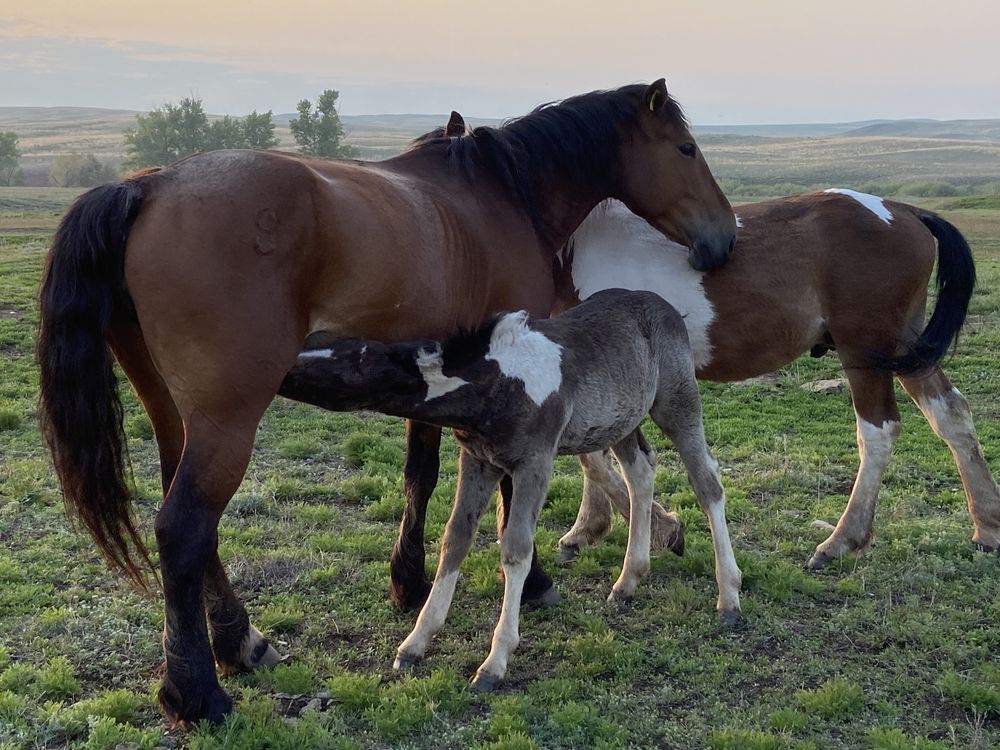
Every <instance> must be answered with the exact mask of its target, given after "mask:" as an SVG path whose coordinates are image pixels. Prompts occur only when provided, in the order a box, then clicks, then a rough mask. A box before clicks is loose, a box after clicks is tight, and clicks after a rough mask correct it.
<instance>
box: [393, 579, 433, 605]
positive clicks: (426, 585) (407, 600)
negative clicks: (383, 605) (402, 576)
mask: <svg viewBox="0 0 1000 750" xmlns="http://www.w3.org/2000/svg"><path fill="white" fill-rule="evenodd" d="M430 594H431V584H430V581H428V580H427V579H426V578H423V579H422V580H418V581H415V582H410V583H408V584H403V583H400V582H397V581H393V582H392V583H391V584H390V585H389V601H391V602H392V603H393V604H395V605H396V607H398V608H399V609H401V610H403V611H404V612H414V611H417V610H419V609H420V608H421V607H423V606H424V602H426V601H427V597H428V596H430Z"/></svg>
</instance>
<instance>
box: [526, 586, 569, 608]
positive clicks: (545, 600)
mask: <svg viewBox="0 0 1000 750" xmlns="http://www.w3.org/2000/svg"><path fill="white" fill-rule="evenodd" d="M561 601H562V596H560V595H559V592H558V591H556V587H555V586H549V587H548V588H547V589H546V590H545V592H544V593H543V594H542V595H541V596H536V597H535V598H533V599H525V600H524V601H523V602H521V604H522V605H524V606H525V607H526V608H527V609H549V608H550V607H555V606H556V605H557V604H559V602H561Z"/></svg>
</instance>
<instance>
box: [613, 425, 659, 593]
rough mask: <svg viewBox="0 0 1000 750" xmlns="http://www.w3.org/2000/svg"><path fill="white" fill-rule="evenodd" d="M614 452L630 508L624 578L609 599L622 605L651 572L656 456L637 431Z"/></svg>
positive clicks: (623, 566) (616, 585) (623, 570)
mask: <svg viewBox="0 0 1000 750" xmlns="http://www.w3.org/2000/svg"><path fill="white" fill-rule="evenodd" d="M614 452H615V456H616V457H617V458H618V463H620V464H621V466H622V470H623V471H624V472H625V483H626V485H628V495H629V502H630V504H631V507H630V513H629V521H628V546H627V547H626V548H625V562H624V564H623V565H622V572H621V575H619V576H618V580H617V581H615V585H614V586H613V587H612V589H611V593H610V594H609V595H608V601H609V602H612V603H623V602H627V601H629V600H631V599H632V597H633V596H634V595H635V589H636V586H638V585H639V580H640V579H641V578H642V577H643V576H644V575H646V573H648V572H649V534H650V528H649V521H650V514H651V512H652V506H653V475H654V474H655V473H656V455H655V454H654V453H653V449H652V448H650V447H649V444H648V443H647V442H646V439H645V438H644V437H643V436H642V432H640V431H639V429H638V428H636V429H635V430H634V431H633V432H632V434H630V435H629V436H628V437H627V438H625V439H624V440H622V441H621V442H620V443H618V444H617V445H616V446H615V447H614Z"/></svg>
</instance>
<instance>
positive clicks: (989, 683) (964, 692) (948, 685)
mask: <svg viewBox="0 0 1000 750" xmlns="http://www.w3.org/2000/svg"><path fill="white" fill-rule="evenodd" d="M938 689H939V690H940V691H941V695H943V696H944V698H945V700H947V701H948V702H949V703H952V704H953V705H956V706H958V707H959V708H962V709H965V710H966V711H978V712H979V713H981V714H985V715H993V716H1000V667H995V666H992V665H989V664H984V665H983V666H981V667H980V668H979V669H978V670H976V673H975V675H974V676H973V677H972V678H968V677H962V676H961V675H959V674H958V673H957V672H947V673H946V674H945V675H944V677H942V678H941V680H940V682H938Z"/></svg>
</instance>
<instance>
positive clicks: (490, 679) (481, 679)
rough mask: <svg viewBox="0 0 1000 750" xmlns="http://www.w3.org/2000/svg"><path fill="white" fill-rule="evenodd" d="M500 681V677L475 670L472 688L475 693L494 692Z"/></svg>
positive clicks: (501, 680)
mask: <svg viewBox="0 0 1000 750" xmlns="http://www.w3.org/2000/svg"><path fill="white" fill-rule="evenodd" d="M501 682H503V678H502V677H497V676H496V675H492V674H489V673H488V672H476V676H475V677H473V678H472V689H473V690H474V691H475V692H477V693H495V692H496V690H497V688H498V687H500V683H501Z"/></svg>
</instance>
